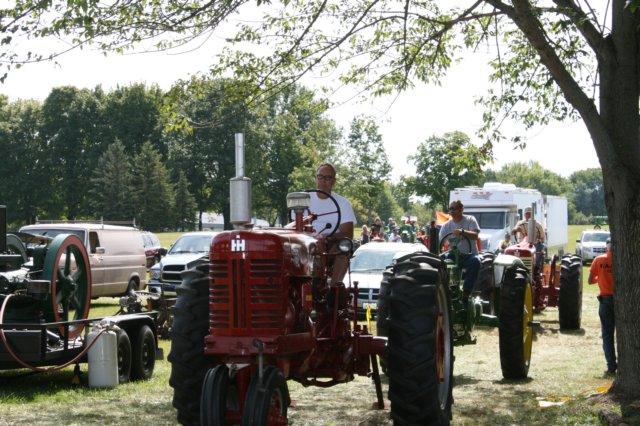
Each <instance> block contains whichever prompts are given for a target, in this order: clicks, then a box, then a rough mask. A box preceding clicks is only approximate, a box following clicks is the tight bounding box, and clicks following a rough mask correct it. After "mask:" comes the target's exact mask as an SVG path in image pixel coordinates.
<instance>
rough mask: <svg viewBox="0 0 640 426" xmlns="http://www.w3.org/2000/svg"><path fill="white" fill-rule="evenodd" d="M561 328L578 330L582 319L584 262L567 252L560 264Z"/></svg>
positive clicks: (559, 303)
mask: <svg viewBox="0 0 640 426" xmlns="http://www.w3.org/2000/svg"><path fill="white" fill-rule="evenodd" d="M558 316H559V317H560V329H564V330H578V329H579V328H580V323H581V320H582V262H581V259H580V257H579V256H576V255H574V254H566V255H564V256H563V257H562V262H561V265H560V297H559V299H558Z"/></svg>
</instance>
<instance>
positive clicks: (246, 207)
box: [229, 133, 252, 228]
mask: <svg viewBox="0 0 640 426" xmlns="http://www.w3.org/2000/svg"><path fill="white" fill-rule="evenodd" d="M235 138H236V145H235V146H236V177H234V178H231V179H230V181H229V185H230V187H229V189H230V191H229V193H230V197H229V201H230V204H231V205H230V210H231V213H230V214H231V223H232V224H233V225H234V226H235V227H236V228H240V227H246V225H248V224H250V223H251V217H252V212H251V179H249V178H248V177H245V176H244V135H243V134H242V133H236V135H235Z"/></svg>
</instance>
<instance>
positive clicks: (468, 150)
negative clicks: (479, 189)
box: [405, 132, 484, 208]
mask: <svg viewBox="0 0 640 426" xmlns="http://www.w3.org/2000/svg"><path fill="white" fill-rule="evenodd" d="M409 159H410V160H411V161H413V163H414V164H415V166H416V177H415V178H406V179H405V182H406V184H407V185H408V186H409V187H410V188H411V189H413V191H414V192H415V193H416V194H418V195H421V196H425V197H429V198H430V202H429V205H430V206H431V207H433V208H446V206H448V205H449V191H451V190H452V189H453V188H457V187H461V186H467V185H476V184H478V182H479V180H480V178H481V177H482V166H483V165H484V160H483V157H482V153H481V152H480V149H478V147H476V146H475V145H473V144H472V143H471V141H470V139H469V137H468V136H467V135H465V134H464V133H462V132H450V133H445V134H444V135H443V136H435V135H434V136H431V137H430V138H428V139H427V140H426V141H424V142H422V143H421V144H420V145H418V149H417V152H416V153H415V154H413V155H410V156H409Z"/></svg>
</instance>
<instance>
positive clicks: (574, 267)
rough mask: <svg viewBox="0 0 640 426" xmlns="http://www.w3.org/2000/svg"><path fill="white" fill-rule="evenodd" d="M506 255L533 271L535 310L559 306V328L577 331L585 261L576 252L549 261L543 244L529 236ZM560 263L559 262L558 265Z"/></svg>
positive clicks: (507, 250) (508, 250)
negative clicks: (516, 259) (533, 242)
mask: <svg viewBox="0 0 640 426" xmlns="http://www.w3.org/2000/svg"><path fill="white" fill-rule="evenodd" d="M534 226H535V224H534V219H533V218H532V220H530V221H529V230H528V235H534V228H533V227H534ZM505 254H507V255H513V256H516V257H519V258H520V259H521V260H522V262H523V263H524V265H525V267H526V268H527V269H528V270H529V271H530V273H531V277H532V284H533V310H534V312H535V313H540V312H542V311H543V310H544V309H545V308H547V307H549V306H551V307H556V306H557V307H558V315H559V319H560V328H561V329H566V330H576V329H579V328H580V323H581V319H582V260H581V258H580V256H578V255H575V254H564V255H561V256H559V255H557V254H554V255H553V256H552V257H551V261H550V263H548V264H546V263H545V259H546V255H545V252H544V249H543V248H542V247H541V245H540V244H538V245H537V246H536V244H532V243H530V242H529V240H528V238H527V236H525V237H523V238H522V239H521V240H520V241H518V242H517V243H516V244H515V245H513V246H510V247H508V248H507V249H506V250H505ZM558 263H559V264H558Z"/></svg>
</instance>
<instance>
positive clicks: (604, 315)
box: [589, 238, 618, 375]
mask: <svg viewBox="0 0 640 426" xmlns="http://www.w3.org/2000/svg"><path fill="white" fill-rule="evenodd" d="M596 283H597V284H598V287H600V295H599V296H598V300H599V301H600V307H599V309H598V313H599V314H600V323H601V325H602V349H603V350H604V357H605V359H606V360H607V371H606V374H608V375H612V374H615V372H616V369H617V368H618V363H617V362H616V348H615V343H614V336H615V331H616V318H615V315H614V310H613V251H612V248H611V239H610V238H609V239H607V252H606V253H605V254H602V255H600V256H597V257H596V258H595V259H593V263H591V268H589V284H596Z"/></svg>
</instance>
